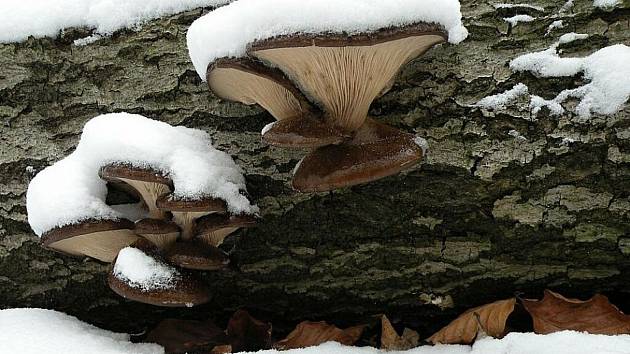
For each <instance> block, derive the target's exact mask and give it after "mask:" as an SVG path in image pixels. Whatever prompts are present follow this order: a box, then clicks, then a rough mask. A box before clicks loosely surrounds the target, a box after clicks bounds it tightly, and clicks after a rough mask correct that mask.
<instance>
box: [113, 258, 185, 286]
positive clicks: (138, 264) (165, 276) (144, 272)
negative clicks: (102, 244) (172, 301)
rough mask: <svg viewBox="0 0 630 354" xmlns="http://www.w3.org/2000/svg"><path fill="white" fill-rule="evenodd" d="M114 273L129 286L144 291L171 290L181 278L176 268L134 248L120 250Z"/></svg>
mask: <svg viewBox="0 0 630 354" xmlns="http://www.w3.org/2000/svg"><path fill="white" fill-rule="evenodd" d="M113 273H114V276H115V277H116V278H118V279H120V280H122V281H124V282H126V283H127V284H129V286H131V287H134V288H139V289H141V290H144V291H151V290H156V289H170V288H172V287H173V286H174V284H175V282H176V281H177V280H178V279H179V278H180V277H181V276H180V274H179V273H178V272H177V270H176V269H175V268H173V267H171V266H168V265H166V264H164V263H162V262H160V261H158V260H156V259H154V258H152V257H149V256H147V255H146V254H145V253H144V252H142V251H141V250H139V249H137V248H133V247H125V248H123V249H122V250H120V252H119V253H118V257H117V258H116V264H115V265H114V271H113Z"/></svg>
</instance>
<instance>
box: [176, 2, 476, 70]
mask: <svg viewBox="0 0 630 354" xmlns="http://www.w3.org/2000/svg"><path fill="white" fill-rule="evenodd" d="M461 17H462V15H461V12H460V5H459V1H458V0H387V1H383V0H343V1H339V0H303V1H302V0H301V1H296V0H238V1H235V2H232V3H231V4H229V5H227V6H224V7H221V8H219V9H217V10H214V11H212V12H210V13H208V14H207V15H205V16H203V17H201V18H199V19H197V20H196V21H195V22H194V23H193V24H192V25H191V26H190V28H189V29H188V34H187V41H188V51H189V53H190V57H191V59H192V62H193V64H194V65H195V68H196V70H197V73H198V74H199V76H200V77H201V78H202V79H203V80H204V81H205V79H206V68H207V66H208V64H209V63H211V62H213V61H214V60H215V59H218V58H221V57H242V56H244V55H245V51H246V48H247V45H248V44H250V43H252V42H254V41H256V40H263V39H267V38H271V37H275V36H280V35H289V34H297V33H322V32H332V33H341V32H345V33H348V34H356V33H362V32H373V31H376V30H378V29H381V28H386V27H391V26H404V25H409V24H413V23H416V22H420V21H424V22H435V23H439V24H442V25H443V26H444V27H445V28H446V30H447V31H448V33H449V42H451V43H454V44H456V43H459V42H461V41H463V40H464V39H465V38H466V37H467V36H468V31H467V30H466V28H465V27H464V26H463V24H462V22H461Z"/></svg>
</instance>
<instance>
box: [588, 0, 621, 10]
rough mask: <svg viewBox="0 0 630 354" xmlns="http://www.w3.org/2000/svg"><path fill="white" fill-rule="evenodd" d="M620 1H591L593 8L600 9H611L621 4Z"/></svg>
mask: <svg viewBox="0 0 630 354" xmlns="http://www.w3.org/2000/svg"><path fill="white" fill-rule="evenodd" d="M621 2H622V0H593V6H595V7H599V8H600V9H611V8H613V7H615V5H617V4H621Z"/></svg>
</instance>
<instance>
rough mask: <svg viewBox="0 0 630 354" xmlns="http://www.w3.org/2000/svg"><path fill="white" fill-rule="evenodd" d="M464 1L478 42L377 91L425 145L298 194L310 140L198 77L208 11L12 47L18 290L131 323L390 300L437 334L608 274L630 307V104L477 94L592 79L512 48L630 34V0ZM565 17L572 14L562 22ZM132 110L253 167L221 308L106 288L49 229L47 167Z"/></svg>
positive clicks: (396, 119) (2, 107) (3, 296)
mask: <svg viewBox="0 0 630 354" xmlns="http://www.w3.org/2000/svg"><path fill="white" fill-rule="evenodd" d="M462 3H463V13H464V16H465V24H466V26H467V27H468V29H469V30H470V37H469V39H467V40H466V41H465V42H463V43H462V44H460V45H458V46H452V45H442V46H440V47H437V48H435V49H433V50H431V51H430V52H429V53H427V54H426V55H425V56H423V57H422V58H420V59H418V60H416V61H414V62H413V63H411V64H410V65H408V66H407V67H405V69H404V70H403V72H402V75H401V76H400V78H399V79H398V80H397V82H396V84H395V85H394V87H393V89H392V90H391V92H389V93H388V94H386V95H385V96H384V97H381V98H380V99H378V100H377V101H376V102H375V103H374V104H373V105H372V108H371V114H372V115H373V116H375V117H376V118H377V119H379V120H381V121H383V122H386V123H388V124H391V125H393V126H396V127H399V128H401V129H403V130H406V131H410V132H417V133H419V134H420V135H421V136H424V137H426V138H427V139H428V141H429V144H430V155H429V156H428V158H427V159H426V161H424V162H423V163H422V164H421V165H419V166H417V167H416V168H414V169H412V170H411V171H408V172H407V173H404V174H400V175H398V176H394V177H390V178H386V179H383V180H381V181H378V182H375V183H370V184H366V185H362V186H358V187H353V188H350V189H345V190H339V191H335V192H333V193H322V194H297V193H295V192H293V191H292V190H291V189H290V188H289V185H288V180H289V178H290V172H291V170H292V168H293V166H294V165H295V163H296V162H297V161H298V159H299V158H300V157H301V155H302V154H301V153H300V152H295V151H290V150H286V149H279V148H273V147H269V146H265V145H263V144H262V143H261V142H260V133H259V132H260V130H261V128H262V127H263V126H264V125H265V124H267V123H269V122H271V121H272V117H271V116H270V115H268V114H267V113H265V112H264V111H262V110H261V109H259V108H257V107H247V106H243V105H239V104H235V103H228V102H223V101H221V100H219V99H217V98H215V97H214V96H212V95H211V94H210V93H209V92H208V89H207V87H206V86H205V85H204V84H203V83H202V82H201V80H200V79H199V78H198V77H197V76H196V74H195V72H194V70H193V68H192V64H191V63H190V61H189V59H188V53H187V49H186V44H185V32H186V28H187V27H188V26H189V25H190V23H191V22H192V21H193V20H194V19H195V18H197V17H198V16H199V15H201V14H202V13H203V11H202V10H201V9H199V10H196V11H190V12H187V13H183V14H178V15H176V16H172V17H169V18H164V19H160V20H156V21H152V22H150V23H148V24H146V25H144V26H142V28H141V29H140V30H138V31H123V32H120V33H116V34H115V35H114V36H112V37H110V38H105V39H102V40H99V41H97V42H95V43H93V44H90V45H87V46H75V45H73V44H72V42H73V40H74V39H77V38H81V37H84V36H86V35H87V34H88V32H87V31H85V30H81V29H77V30H71V31H66V32H65V33H63V34H62V35H61V36H60V38H58V39H54V40H53V39H31V40H28V41H26V42H23V43H18V44H5V45H0V67H1V69H2V70H1V71H0V118H1V119H2V123H3V124H2V125H1V126H0V141H1V144H2V145H1V148H0V182H1V185H0V306H1V307H26V306H31V307H46V308H54V309H58V310H61V311H65V312H68V313H70V314H74V315H77V316H79V317H80V318H82V319H85V320H88V321H89V322H92V323H95V324H98V325H101V326H104V327H107V328H112V329H116V330H128V331H136V330H140V329H142V328H144V327H145V326H149V325H152V324H154V323H155V322H156V321H157V320H159V319H160V318H163V317H165V316H176V317H206V316H208V315H209V314H212V315H214V316H217V317H219V318H221V317H222V316H224V315H225V314H227V313H229V312H231V311H233V310H234V309H236V308H238V307H242V306H246V307H248V308H250V309H253V310H254V312H255V313H257V314H258V316H259V317H264V318H266V319H269V320H272V321H274V322H275V323H287V324H290V323H291V322H292V321H296V320H300V319H320V318H323V319H328V320H341V321H347V322H352V321H354V320H356V319H359V318H364V317H366V316H369V315H372V314H376V313H383V312H385V313H388V314H389V315H390V316H391V317H393V318H399V319H401V320H403V321H405V322H406V323H407V324H408V325H410V326H415V327H416V328H419V329H420V330H421V331H423V332H422V333H423V334H429V332H431V330H434V329H436V328H437V327H438V326H440V325H441V324H442V323H443V322H445V321H448V320H450V319H452V317H453V315H454V314H455V313H457V312H459V311H461V310H462V309H464V308H467V307H470V306H475V305H479V304H481V303H484V302H486V301H493V300H496V299H499V298H503V297H507V296H511V295H512V294H513V293H514V292H516V291H523V292H526V293H527V294H528V295H533V296H537V295H539V294H540V293H541V292H540V291H541V290H542V289H544V288H552V289H555V290H558V291H562V292H564V293H566V294H568V295H577V296H584V297H587V296H590V295H591V294H592V293H594V292H597V291H602V292H605V293H607V294H609V295H611V296H612V297H613V300H614V301H616V302H617V303H619V304H620V306H621V307H622V308H625V309H626V311H628V312H630V306H629V305H630V301H629V300H628V295H629V294H630V280H629V278H628V274H629V273H630V108H628V107H626V108H625V109H624V110H623V111H622V112H620V113H618V114H616V115H614V116H609V117H598V116H595V117H593V118H591V119H588V120H585V119H579V118H578V117H576V116H574V115H573V114H572V113H567V114H565V115H563V116H561V117H549V116H548V115H547V113H548V112H543V113H542V114H539V116H538V117H537V119H536V120H532V119H531V118H532V117H531V116H530V113H529V111H528V109H527V101H526V99H523V100H521V101H519V102H518V103H516V104H514V105H512V106H511V107H510V108H508V109H506V110H502V111H499V112H487V111H484V110H481V109H479V108H475V107H472V106H471V104H472V103H474V102H476V101H477V100H478V99H480V98H482V97H484V96H487V95H489V94H494V93H498V92H502V91H504V90H507V89H509V88H511V87H512V86H513V85H515V84H516V83H519V82H523V83H525V84H527V85H528V86H529V87H530V91H531V92H532V93H534V94H537V95H540V96H543V97H546V98H550V97H553V96H554V95H555V94H557V93H558V92H559V91H561V90H562V89H565V88H571V87H576V86H577V85H580V84H581V83H582V81H583V79H582V78H581V77H568V78H557V79H553V78H552V79H539V78H536V77H534V76H532V75H530V74H522V73H521V74H516V73H512V72H511V71H510V70H509V68H508V66H507V63H508V62H509V60H511V59H512V58H514V57H516V56H517V55H519V54H521V53H524V52H528V51H536V50H542V49H545V48H547V47H549V46H550V45H551V44H552V43H553V42H554V41H555V40H557V38H558V36H559V35H560V34H562V33H566V32H571V31H574V32H578V33H589V34H590V35H591V36H590V37H589V38H588V39H586V40H580V41H576V42H573V43H570V44H568V45H564V46H561V48H562V49H563V51H564V55H580V56H582V55H587V54H589V53H591V52H593V51H595V50H596V49H599V48H602V47H604V46H607V45H610V44H616V43H626V44H628V43H629V42H630V4H629V2H628V1H626V2H625V3H624V5H622V7H621V8H617V9H616V10H615V11H613V12H606V11H602V10H597V9H594V8H593V7H592V2H591V1H590V0H589V1H587V0H577V1H576V2H575V3H576V4H575V6H574V7H573V9H572V10H570V11H568V12H566V13H564V14H559V9H560V7H561V6H562V3H563V2H554V1H548V0H546V1H543V0H541V1H536V2H535V4H536V5H541V6H544V8H545V9H544V11H538V10H535V9H531V8H512V9H498V10H497V9H495V8H494V7H492V6H491V5H488V4H485V3H484V4H477V2H475V1H468V0H464V1H462ZM517 13H518V14H530V15H532V16H535V17H537V19H536V20H535V21H534V22H530V23H520V24H518V25H517V26H516V27H513V28H512V27H510V26H509V25H508V24H507V23H506V22H505V21H503V20H502V18H503V17H509V16H512V15H515V14H517ZM558 19H562V20H563V21H564V23H565V26H566V27H565V28H564V29H558V30H555V31H552V32H551V33H550V34H549V35H548V36H545V32H546V31H547V26H548V25H549V24H550V23H551V22H552V21H554V20H558ZM611 70H614V68H611ZM574 104H575V102H573V103H570V104H569V105H568V106H571V105H574ZM116 111H128V112H134V113H140V114H143V115H145V116H148V117H151V118H155V119H159V120H163V121H166V122H169V123H171V124H182V125H186V126H189V127H196V128H201V129H205V130H207V131H209V132H210V133H211V134H212V135H213V136H214V138H215V140H216V145H217V147H218V148H220V149H223V150H225V151H227V152H229V153H230V154H232V155H233V156H234V158H235V159H236V161H237V163H239V164H240V165H241V166H242V167H243V168H244V169H245V171H246V173H247V180H248V188H249V191H250V193H251V195H252V196H253V198H254V199H255V201H256V202H257V203H258V205H259V206H260V207H261V209H262V214H263V217H264V222H263V223H262V224H261V225H260V226H259V227H258V228H256V229H251V230H246V231H242V232H239V233H237V235H236V237H233V238H230V239H229V240H228V245H227V247H228V249H229V248H231V249H232V253H231V255H232V258H233V263H234V265H235V267H234V268H233V269H232V270H230V271H227V272H223V273H220V274H215V273H208V274H205V275H204V278H205V280H206V281H207V282H208V284H211V286H212V287H213V289H214V295H215V296H214V300H213V302H212V304H210V305H207V306H201V307H198V308H193V309H181V310H164V309H160V308H155V307H151V306H145V305H141V304H137V303H131V302H126V301H124V300H122V299H121V298H119V297H118V296H116V295H115V294H114V293H113V292H111V291H110V290H109V289H108V288H107V286H106V285H105V281H104V279H105V274H106V270H107V265H104V264H100V263H98V262H95V261H91V260H81V259H73V258H69V257H64V256H60V255H59V254H56V253H52V252H50V251H47V250H44V249H42V248H41V247H40V246H39V244H38V239H37V237H35V236H34V235H33V234H32V232H31V231H30V228H29V226H28V223H27V216H26V209H25V195H26V193H25V192H26V188H27V185H28V182H29V179H30V178H31V177H32V176H33V175H34V173H36V172H37V171H39V170H41V169H43V168H44V167H45V166H47V165H49V164H51V163H53V162H54V161H56V160H58V159H60V158H62V157H63V156H65V155H67V154H68V153H69V152H70V151H71V150H72V149H73V147H74V146H75V144H76V143H77V139H78V137H79V134H80V131H81V127H82V125H83V124H84V123H85V122H86V121H87V120H88V119H89V118H91V117H93V116H95V115H97V114H100V113H106V112H116ZM511 130H515V131H517V132H519V133H520V135H521V136H523V137H524V138H525V139H522V138H518V137H515V136H514V134H512V135H510V134H508V132H509V131H511ZM565 138H567V139H565ZM569 139H570V140H569ZM280 327H281V326H280Z"/></svg>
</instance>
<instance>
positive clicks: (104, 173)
mask: <svg viewBox="0 0 630 354" xmlns="http://www.w3.org/2000/svg"><path fill="white" fill-rule="evenodd" d="M99 176H100V177H101V178H102V179H104V180H106V181H110V182H119V183H120V182H122V183H125V184H128V185H130V186H131V187H132V188H133V189H134V190H135V191H136V192H137V193H138V194H140V197H141V198H142V200H143V201H144V203H145V204H146V206H147V208H148V209H149V215H150V217H151V218H154V219H163V218H164V217H165V214H164V212H163V211H161V210H159V208H158V207H157V206H156V200H157V199H158V198H159V197H161V196H163V195H165V194H168V193H170V192H171V190H172V186H173V183H172V181H171V180H170V179H169V178H167V177H164V176H163V175H162V174H161V173H160V172H159V171H156V170H153V169H150V168H139V167H133V166H131V165H127V164H110V165H107V166H103V167H101V169H100V171H99Z"/></svg>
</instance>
